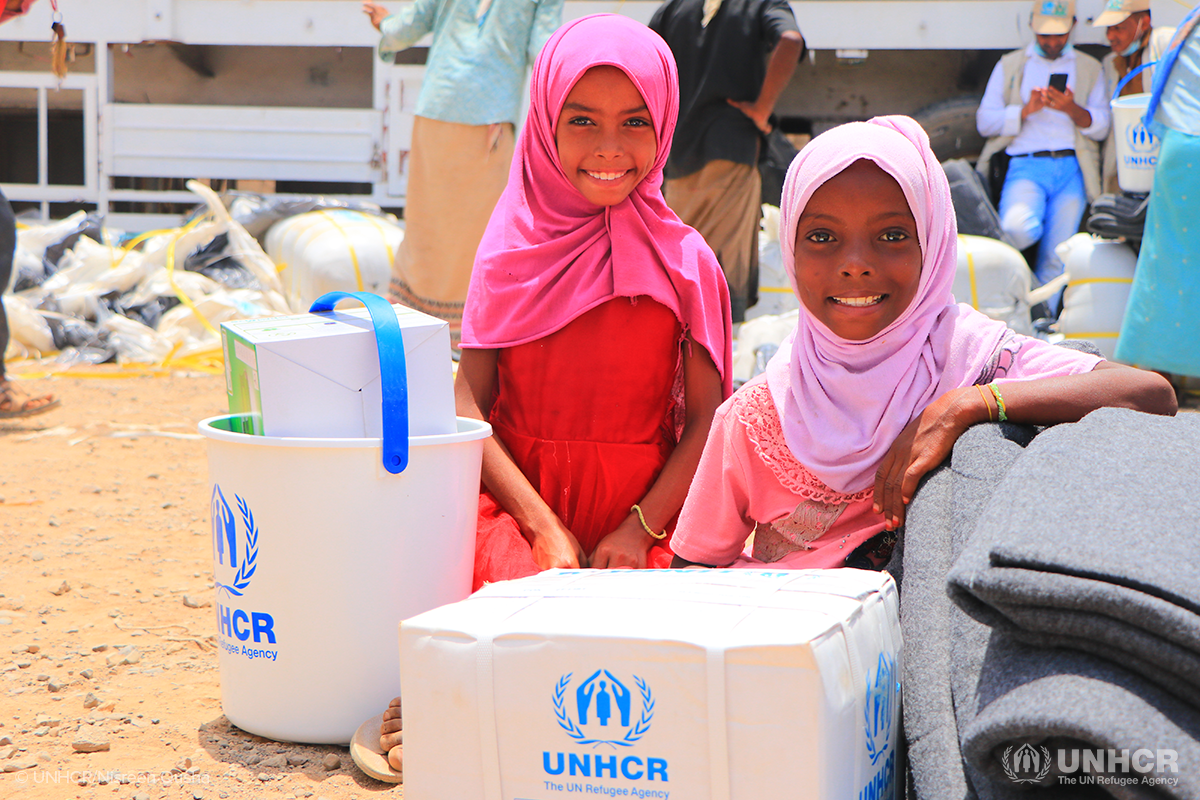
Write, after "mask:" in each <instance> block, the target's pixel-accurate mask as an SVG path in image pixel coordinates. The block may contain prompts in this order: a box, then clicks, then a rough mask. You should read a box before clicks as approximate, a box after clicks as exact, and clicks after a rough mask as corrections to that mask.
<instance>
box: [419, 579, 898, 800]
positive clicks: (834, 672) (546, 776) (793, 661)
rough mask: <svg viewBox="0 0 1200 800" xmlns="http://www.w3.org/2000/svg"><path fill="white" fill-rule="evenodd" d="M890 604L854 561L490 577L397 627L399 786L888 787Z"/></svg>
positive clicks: (732, 792)
mask: <svg viewBox="0 0 1200 800" xmlns="http://www.w3.org/2000/svg"><path fill="white" fill-rule="evenodd" d="M897 603H898V600H897V594H896V587H895V584H894V583H893V582H892V579H891V577H889V576H888V575H887V574H886V573H880V572H869V571H863V570H852V569H838V570H796V571H759V570H699V569H696V570H664V571H656V570H584V571H556V570H555V571H549V572H545V573H542V574H540V575H535V576H533V577H530V578H523V579H521V580H515V581H503V582H499V583H494V584H490V585H488V586H485V587H484V588H483V589H481V590H480V591H478V592H476V593H475V594H473V595H472V596H470V597H469V598H467V599H466V600H464V601H461V602H458V603H454V604H451V605H447V606H443V607H441V608H436V609H434V610H432V611H428V612H426V613H424V614H421V615H419V616H416V617H412V618H410V619H407V620H405V621H404V622H403V623H402V624H401V626H400V681H401V688H402V692H403V703H404V790H405V795H406V796H409V797H412V798H419V800H461V799H462V798H490V799H493V800H518V799H519V800H558V798H566V797H574V796H576V794H579V795H595V796H597V797H638V798H647V797H650V798H703V799H704V800H710V799H711V800H728V799H729V798H764V800H765V799H766V798H782V797H787V798H838V799H839V800H846V798H860V797H871V798H885V797H890V796H892V794H894V791H895V782H896V745H897V742H898V738H899V736H900V675H901V639H900V627H899V621H898V619H899V618H898V605H897Z"/></svg>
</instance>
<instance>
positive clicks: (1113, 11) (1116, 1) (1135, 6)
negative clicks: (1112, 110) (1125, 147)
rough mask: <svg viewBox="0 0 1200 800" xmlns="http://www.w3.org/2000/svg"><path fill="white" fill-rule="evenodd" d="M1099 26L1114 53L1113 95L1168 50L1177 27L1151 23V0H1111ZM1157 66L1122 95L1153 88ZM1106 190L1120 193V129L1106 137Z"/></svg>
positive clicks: (1110, 68) (1109, 71) (1110, 65)
mask: <svg viewBox="0 0 1200 800" xmlns="http://www.w3.org/2000/svg"><path fill="white" fill-rule="evenodd" d="M1092 26H1093V27H1095V28H1107V30H1106V31H1105V35H1106V36H1107V37H1108V44H1109V46H1110V47H1111V48H1112V52H1111V53H1109V54H1108V55H1106V56H1105V57H1104V61H1103V62H1101V63H1102V64H1103V65H1104V79H1105V80H1106V81H1107V82H1108V91H1109V96H1111V95H1112V93H1113V92H1115V91H1116V89H1117V85H1118V84H1119V83H1120V82H1121V80H1122V79H1123V78H1125V76H1127V75H1129V73H1130V72H1133V71H1134V70H1136V69H1137V68H1138V67H1140V66H1142V65H1143V64H1152V63H1153V62H1156V61H1158V59H1159V58H1160V57H1161V56H1162V54H1163V53H1165V52H1166V51H1167V47H1168V45H1170V43H1171V37H1172V36H1174V35H1175V29H1174V28H1153V27H1151V24H1150V0H1108V2H1107V4H1105V6H1104V11H1103V12H1102V13H1101V14H1100V16H1098V17H1096V18H1095V19H1094V20H1092ZM1153 82H1154V67H1153V66H1147V67H1146V68H1145V69H1144V70H1142V71H1141V72H1138V73H1136V74H1135V75H1133V77H1131V78H1130V79H1129V81H1128V82H1127V83H1126V84H1125V85H1124V86H1122V87H1121V96H1122V97H1123V96H1125V95H1128V94H1140V93H1142V92H1149V91H1150V84H1151V83H1153ZM1103 174H1104V191H1106V192H1113V193H1119V192H1120V191H1121V189H1120V187H1119V186H1118V184H1117V147H1116V131H1115V130H1114V131H1110V132H1109V134H1108V138H1107V139H1105V140H1104V168H1103Z"/></svg>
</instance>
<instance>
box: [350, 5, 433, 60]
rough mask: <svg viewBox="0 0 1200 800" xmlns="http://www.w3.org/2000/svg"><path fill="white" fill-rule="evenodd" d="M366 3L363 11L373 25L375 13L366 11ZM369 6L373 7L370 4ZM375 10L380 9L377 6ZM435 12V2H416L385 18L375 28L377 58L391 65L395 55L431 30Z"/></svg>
mask: <svg viewBox="0 0 1200 800" xmlns="http://www.w3.org/2000/svg"><path fill="white" fill-rule="evenodd" d="M367 5H368V3H365V2H364V3H363V11H364V12H366V13H367V15H368V16H370V17H371V22H372V24H374V23H375V17H376V15H377V14H376V13H375V12H372V11H368V9H367ZM371 5H374V4H373V3H371ZM377 8H382V7H380V6H377ZM436 11H437V2H436V0H416V2H414V3H409V4H406V5H405V6H404V7H403V8H402V9H400V10H399V11H397V12H396V13H395V14H390V15H387V16H385V17H384V18H383V19H381V20H380V21H379V24H378V25H377V26H376V27H377V28H378V29H379V33H380V37H379V57H380V58H381V59H382V60H384V61H386V62H387V63H389V64H391V63H393V62H394V61H395V60H396V53H399V52H400V51H401V50H407V49H408V48H410V47H412V46H413V45H414V44H416V43H417V42H418V41H420V40H421V37H422V36H424V35H425V34H427V33H429V32H430V31H432V30H433V23H434V18H435V16H436Z"/></svg>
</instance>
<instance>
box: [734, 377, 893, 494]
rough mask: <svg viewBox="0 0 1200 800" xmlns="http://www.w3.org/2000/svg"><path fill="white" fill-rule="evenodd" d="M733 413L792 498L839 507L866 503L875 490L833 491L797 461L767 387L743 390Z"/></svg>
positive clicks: (761, 386) (758, 386) (757, 386)
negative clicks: (796, 497)
mask: <svg viewBox="0 0 1200 800" xmlns="http://www.w3.org/2000/svg"><path fill="white" fill-rule="evenodd" d="M733 410H734V413H735V414H737V418H738V421H739V422H741V423H742V425H743V426H745V428H746V436H747V437H748V438H749V439H750V441H751V442H753V443H754V450H755V452H756V453H758V457H759V458H761V459H762V460H763V463H764V464H766V465H767V466H768V467H770V469H771V472H772V473H773V474H774V475H775V477H776V478H777V479H778V480H779V483H780V484H781V485H782V486H783V487H784V488H785V489H787V490H788V491H790V492H792V493H793V494H797V495H799V496H800V497H802V498H804V499H805V500H812V501H814V502H817V503H824V504H827V505H832V506H838V505H843V504H849V503H853V502H856V501H859V500H865V499H866V498H868V497H870V496H871V495H872V493H873V492H874V487H868V488H866V489H863V490H862V491H860V492H855V493H853V494H845V493H843V492H838V491H834V490H833V489H830V488H829V487H828V486H826V485H825V484H824V483H822V482H821V479H820V478H818V477H817V476H816V475H814V474H813V473H812V472H810V471H809V469H808V468H807V467H805V466H804V465H803V464H801V463H800V462H799V461H797V460H796V456H795V455H793V454H792V451H791V449H790V448H789V447H788V446H787V441H786V440H785V439H784V438H783V424H782V423H780V421H779V412H778V411H777V410H776V409H775V401H774V400H772V399H771V390H770V388H769V387H768V386H767V384H766V383H760V384H758V385H756V386H753V387H751V388H749V389H745V390H743V394H742V399H741V402H740V403H735V404H734V407H733ZM839 513H840V511H839Z"/></svg>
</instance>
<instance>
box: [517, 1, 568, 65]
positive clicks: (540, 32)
mask: <svg viewBox="0 0 1200 800" xmlns="http://www.w3.org/2000/svg"><path fill="white" fill-rule="evenodd" d="M562 12H563V0H539V2H538V7H537V11H535V12H534V15H533V30H531V31H530V32H529V48H528V50H526V54H525V55H526V63H527V64H529V65H531V66H532V65H533V62H534V61H535V60H536V59H537V55H538V53H540V52H542V48H543V47H544V46H545V44H546V42H547V40H549V39H550V36H551V35H552V34H553V33H554V32H555V31H556V30H558V28H559V26H561V25H562Z"/></svg>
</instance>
